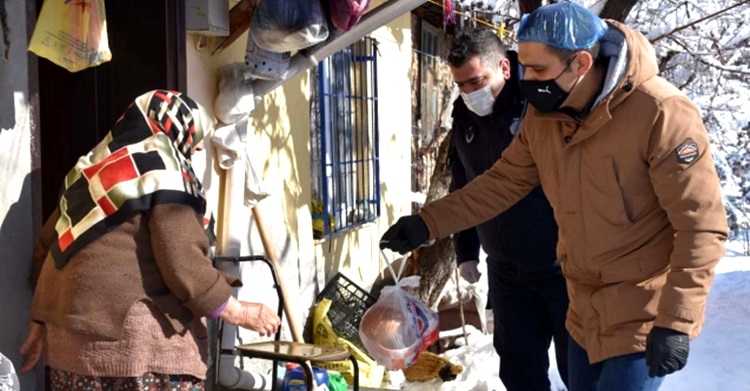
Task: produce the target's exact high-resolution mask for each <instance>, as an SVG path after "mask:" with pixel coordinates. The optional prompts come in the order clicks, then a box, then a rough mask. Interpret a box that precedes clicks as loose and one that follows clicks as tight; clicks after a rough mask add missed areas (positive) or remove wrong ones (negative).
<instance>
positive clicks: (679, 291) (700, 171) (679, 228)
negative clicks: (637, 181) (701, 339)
mask: <svg viewBox="0 0 750 391" xmlns="http://www.w3.org/2000/svg"><path fill="white" fill-rule="evenodd" d="M662 105H663V106H662V111H661V112H660V114H659V115H658V117H657V118H656V121H655V123H654V128H653V130H652V134H651V137H650V140H649V141H650V142H649V155H648V159H649V175H650V178H651V183H652V185H653V187H654V191H655V192H656V195H657V197H658V199H659V204H660V205H661V207H662V208H664V210H665V211H666V213H667V216H668V218H669V221H670V223H671V225H672V228H673V229H674V231H675V235H674V239H673V240H674V242H673V243H674V245H673V246H674V248H673V250H672V254H671V258H670V272H669V273H668V274H667V281H666V284H665V285H664V287H663V288H662V292H661V300H660V302H659V307H658V314H657V317H656V321H655V323H654V324H655V325H656V326H660V327H667V328H671V329H673V330H677V331H681V332H684V333H686V334H691V331H692V330H694V324H696V323H697V324H700V322H701V321H702V319H703V315H704V311H705V306H706V298H707V296H708V291H709V289H710V287H711V284H712V282H713V278H714V267H715V266H716V264H717V262H718V261H719V259H720V258H721V257H722V256H723V254H724V242H725V241H726V238H727V233H728V230H729V229H728V227H727V218H726V214H725V211H724V205H723V203H722V197H721V194H720V185H719V178H718V176H717V174H716V169H715V167H714V161H713V159H712V157H711V151H710V146H709V140H708V134H707V132H706V129H705V128H704V127H703V123H702V120H701V116H700V114H699V113H698V110H697V109H696V107H695V106H694V105H693V104H692V103H691V102H690V101H689V100H688V99H687V97H685V96H674V97H671V98H668V99H666V100H665V101H663V102H662ZM685 146H688V147H690V146H697V151H696V152H695V154H694V155H691V154H690V153H689V152H690V150H685V149H684V147H685ZM691 157H692V159H691Z"/></svg>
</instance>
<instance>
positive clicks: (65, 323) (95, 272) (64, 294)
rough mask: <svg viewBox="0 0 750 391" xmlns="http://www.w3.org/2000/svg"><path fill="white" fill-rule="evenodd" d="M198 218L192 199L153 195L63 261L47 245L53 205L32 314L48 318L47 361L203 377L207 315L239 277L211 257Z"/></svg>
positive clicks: (93, 370) (83, 369) (105, 370)
mask: <svg viewBox="0 0 750 391" xmlns="http://www.w3.org/2000/svg"><path fill="white" fill-rule="evenodd" d="M201 219H202V216H199V215H197V214H196V213H195V211H194V210H193V209H192V208H190V207H189V206H186V205H181V204H162V205H156V206H154V207H153V208H152V210H151V211H150V212H149V213H141V214H136V215H134V216H133V217H132V218H131V219H130V220H129V221H127V222H125V223H124V224H122V225H120V226H118V227H117V228H115V229H114V230H112V231H111V232H109V233H107V234H105V235H104V236H102V237H100V238H98V239H97V240H95V241H94V242H92V243H90V244H89V245H87V246H86V247H84V248H83V249H82V250H80V251H79V252H78V253H77V254H76V255H75V256H74V257H73V258H72V259H71V261H70V262H69V263H68V264H67V265H66V266H65V267H63V268H62V269H60V270H58V269H56V268H55V265H54V262H53V260H52V257H51V256H49V255H48V249H49V245H50V242H51V240H52V238H53V237H54V224H55V221H56V220H57V213H54V214H53V215H52V216H51V217H50V219H49V220H48V221H47V223H46V224H45V226H44V228H43V229H42V232H41V236H40V239H39V242H38V244H37V248H36V251H35V255H34V257H35V259H34V268H33V270H34V273H33V275H32V281H36V289H35V292H34V299H33V302H32V308H31V318H32V319H33V320H36V321H40V322H43V323H45V324H47V326H48V333H47V337H48V341H47V342H48V345H49V348H48V356H49V357H48V361H49V363H50V365H51V366H53V367H55V368H58V369H65V370H68V371H71V372H76V373H80V374H84V375H90V376H137V375H140V374H142V373H143V372H157V373H168V374H190V375H194V376H196V377H199V378H205V370H206V368H205V364H204V360H205V349H206V344H207V341H206V339H205V335H206V331H205V325H204V323H202V322H201V319H200V318H201V317H203V316H206V315H208V314H210V313H211V312H212V311H214V310H215V309H216V308H217V307H219V306H220V305H221V304H223V303H224V302H226V301H227V300H228V299H229V296H230V295H231V288H230V285H234V286H238V285H239V281H238V280H237V279H236V278H234V277H231V276H227V275H223V274H222V273H220V272H219V271H217V270H216V269H214V268H213V267H212V266H211V262H210V260H209V259H208V257H207V255H206V254H208V249H209V244H208V239H207V238H206V235H205V234H204V232H203V227H202V225H201ZM175 360H176V361H175ZM170 361H171V363H170ZM165 371H166V372H165Z"/></svg>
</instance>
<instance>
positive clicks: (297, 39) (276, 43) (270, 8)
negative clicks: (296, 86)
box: [250, 0, 328, 53]
mask: <svg viewBox="0 0 750 391" xmlns="http://www.w3.org/2000/svg"><path fill="white" fill-rule="evenodd" d="M250 35H251V36H252V37H253V39H254V40H255V44H257V45H258V46H259V47H261V48H263V49H265V50H268V51H271V52H276V53H283V52H291V51H294V50H300V49H304V48H306V47H310V46H313V45H315V44H317V43H319V42H322V41H325V40H326V38H328V23H327V22H326V19H325V15H324V13H323V6H322V5H321V3H320V0H288V1H273V0H263V1H261V2H260V6H258V9H257V10H255V14H253V20H252V24H251V25H250Z"/></svg>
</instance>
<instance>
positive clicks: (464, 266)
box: [458, 261, 482, 284]
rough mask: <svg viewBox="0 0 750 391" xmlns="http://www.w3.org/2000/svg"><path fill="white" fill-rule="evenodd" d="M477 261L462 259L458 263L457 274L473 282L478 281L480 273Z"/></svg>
mask: <svg viewBox="0 0 750 391" xmlns="http://www.w3.org/2000/svg"><path fill="white" fill-rule="evenodd" d="M478 266H479V261H464V262H461V263H459V264H458V275H460V276H461V278H463V279H464V280H466V281H468V282H469V283H470V284H473V283H475V282H477V281H479V277H481V276H482V273H480V272H479V268H478Z"/></svg>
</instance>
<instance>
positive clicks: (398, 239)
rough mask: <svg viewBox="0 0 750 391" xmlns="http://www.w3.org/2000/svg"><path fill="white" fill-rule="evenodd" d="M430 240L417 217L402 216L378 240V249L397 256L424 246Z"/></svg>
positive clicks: (428, 232) (425, 226)
mask: <svg viewBox="0 0 750 391" xmlns="http://www.w3.org/2000/svg"><path fill="white" fill-rule="evenodd" d="M429 238H430V231H429V230H428V229H427V225H426V224H425V223H424V220H422V218H421V217H419V215H411V216H404V217H401V218H400V219H398V221H397V222H396V224H393V225H392V226H391V227H390V228H388V230H387V231H385V233H384V234H383V236H382V237H381V238H380V248H388V249H391V251H396V252H398V253H399V254H402V255H403V254H406V253H408V252H409V251H412V250H414V249H415V248H417V247H419V246H421V245H422V244H424V243H425V242H426V241H427V239H429Z"/></svg>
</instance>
